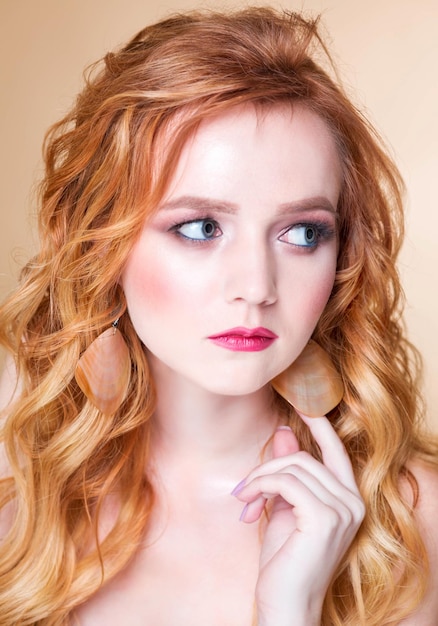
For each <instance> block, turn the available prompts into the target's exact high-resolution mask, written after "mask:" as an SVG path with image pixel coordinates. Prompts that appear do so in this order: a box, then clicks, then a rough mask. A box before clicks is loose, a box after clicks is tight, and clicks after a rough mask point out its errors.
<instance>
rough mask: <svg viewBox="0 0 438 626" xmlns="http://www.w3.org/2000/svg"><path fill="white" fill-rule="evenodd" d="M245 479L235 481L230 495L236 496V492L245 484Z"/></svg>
mask: <svg viewBox="0 0 438 626" xmlns="http://www.w3.org/2000/svg"><path fill="white" fill-rule="evenodd" d="M245 481H246V478H244V479H243V480H241V481H240V483H237V485H236V486H235V487H234V489H233V491H232V492H231V495H232V496H237V494H238V493H240V492H241V491H242V489H243V488H244V486H245Z"/></svg>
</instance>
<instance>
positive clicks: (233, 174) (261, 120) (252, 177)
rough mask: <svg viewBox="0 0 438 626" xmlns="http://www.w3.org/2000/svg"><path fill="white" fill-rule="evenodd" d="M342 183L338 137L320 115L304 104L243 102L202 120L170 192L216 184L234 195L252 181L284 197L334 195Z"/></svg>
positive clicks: (217, 189)
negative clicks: (276, 104) (337, 146)
mask: <svg viewBox="0 0 438 626" xmlns="http://www.w3.org/2000/svg"><path fill="white" fill-rule="evenodd" d="M218 181H220V182H218ZM341 182H342V167H341V162H340V158H339V154H338V151H337V148H336V142H335V140H334V138H333V135H332V133H331V131H330V129H329V127H328V125H327V124H326V123H325V122H324V121H323V120H322V119H321V118H320V117H319V116H318V115H316V114H315V113H313V112H312V111H310V110H309V109H308V108H305V107H303V106H300V105H295V106H293V107H292V106H290V105H278V106H272V105H271V106H269V107H268V106H260V107H255V106H254V105H244V106H236V107H233V108H230V109H228V110H226V111H224V112H223V113H221V114H220V115H217V116H215V117H212V118H208V119H206V120H203V121H202V122H201V123H200V124H199V126H198V127H197V129H196V130H195V131H194V132H193V133H192V134H191V135H190V136H189V138H188V139H187V140H186V141H185V143H184V145H183V147H182V150H181V153H180V155H179V158H178V161H177V164H176V168H175V171H174V173H173V175H172V177H171V180H170V182H169V185H168V187H167V192H166V194H165V196H166V198H168V197H169V196H173V195H175V194H177V193H179V192H182V191H184V192H189V191H190V192H192V193H197V192H198V191H202V192H203V193H204V195H205V193H207V194H208V193H209V192H210V189H211V193H213V192H214V193H215V194H217V193H218V192H220V193H221V195H224V196H226V195H227V194H229V195H230V198H229V199H230V200H232V199H233V198H234V197H236V196H237V197H239V196H240V195H241V192H242V186H243V185H244V184H247V185H248V184H249V185H253V186H254V187H255V188H260V187H261V186H263V185H264V186H265V187H266V186H268V188H269V191H270V192H271V193H274V195H275V198H276V199H277V200H278V201H279V202H281V201H284V202H287V201H288V200H290V198H289V197H288V196H289V195H290V194H291V193H293V194H294V195H296V196H297V197H299V196H300V194H301V195H303V197H305V196H306V195H308V194H309V193H312V194H313V193H315V194H318V195H321V194H322V193H323V192H327V193H328V194H329V195H330V196H331V198H332V199H333V198H335V197H337V195H338V194H339V189H340V185H341ZM263 191H266V189H263ZM283 196H284V197H283ZM166 198H165V199H166ZM223 199H226V198H225V197H224V198H223Z"/></svg>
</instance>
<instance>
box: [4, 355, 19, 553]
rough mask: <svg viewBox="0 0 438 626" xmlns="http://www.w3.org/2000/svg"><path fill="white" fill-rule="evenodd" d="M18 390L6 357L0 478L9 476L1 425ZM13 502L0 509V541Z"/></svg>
mask: <svg viewBox="0 0 438 626" xmlns="http://www.w3.org/2000/svg"><path fill="white" fill-rule="evenodd" d="M19 392H20V385H19V383H18V380H17V374H16V369H15V364H14V360H13V358H12V357H11V356H8V357H6V361H5V364H4V366H3V369H2V371H1V375H0V479H1V478H5V477H7V476H10V474H11V470H10V464H9V459H8V457H7V454H6V451H5V446H4V443H3V433H2V431H3V425H4V422H5V420H6V418H7V415H8V407H10V406H11V403H12V402H13V401H14V399H15V398H16V397H17V395H18V394H19ZM13 508H14V507H13V503H12V502H9V503H8V504H6V505H5V506H4V507H3V508H2V509H1V510H0V541H1V540H2V539H3V537H4V536H5V535H6V534H7V532H8V530H9V528H10V526H11V522H12V519H13Z"/></svg>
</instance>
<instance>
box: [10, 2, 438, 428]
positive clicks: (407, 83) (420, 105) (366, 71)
mask: <svg viewBox="0 0 438 626" xmlns="http://www.w3.org/2000/svg"><path fill="white" fill-rule="evenodd" d="M253 4H256V2H253ZM271 4H272V5H274V6H279V5H280V6H283V7H285V8H289V9H300V8H303V9H304V10H306V11H309V12H312V13H314V12H323V19H324V24H325V26H326V28H327V30H328V32H329V34H330V36H331V38H332V39H333V45H332V49H333V51H334V54H335V57H336V58H337V59H338V62H339V63H340V69H341V73H342V75H343V78H344V80H345V81H346V83H347V84H348V85H350V86H351V89H352V93H353V94H355V95H354V98H356V101H358V102H361V103H362V104H363V105H364V107H365V108H366V109H367V110H368V113H369V115H370V117H371V119H372V120H373V121H374V123H375V125H376V126H377V127H378V128H379V130H380V131H381V132H382V133H383V135H384V137H385V138H386V140H387V141H388V143H389V144H390V146H391V147H392V150H393V152H394V154H395V155H396V159H397V162H398V164H399V166H400V168H401V170H402V173H403V175H404V177H405V179H406V182H407V186H408V190H409V194H408V199H407V207H408V236H407V240H406V244H405V247H404V250H403V254H402V257H401V260H400V270H401V273H402V276H403V282H404V285H405V290H406V295H407V302H408V306H407V311H406V319H407V324H408V329H409V335H410V337H411V339H412V340H413V341H414V342H415V343H416V344H417V345H418V347H419V348H420V349H421V351H422V352H423V355H424V358H425V365H426V380H425V395H426V399H427V401H428V404H429V420H430V423H431V424H432V426H433V428H434V429H435V430H437V431H438V411H437V409H436V407H437V406H438V384H437V383H438V336H437V335H438V333H437V332H436V331H437V323H436V319H437V317H438V297H437V295H436V290H437V284H438V281H437V279H436V273H437V268H438V212H437V201H436V195H437V191H436V183H437V179H438V168H437V161H438V158H437V155H436V146H437V138H438V122H437V117H438V116H437V104H438V76H437V69H436V68H437V62H438V3H437V2H436V0H323V1H318V0H303V1H301V2H298V1H294V0H284V1H283V2H282V3H278V2H271ZM218 6H219V5H218V3H217V2H216V3H215V2H203V3H200V2H196V0H167V1H166V2H161V3H160V2H158V1H157V0H0V76H1V77H2V78H1V102H0V107H1V108H0V137H1V140H0V159H1V160H0V173H1V184H0V207H1V208H0V210H1V223H0V297H3V296H4V295H5V294H6V293H7V291H8V290H9V289H10V288H11V287H12V286H13V284H14V281H15V277H16V275H17V271H18V267H19V265H21V264H22V262H23V261H24V260H26V259H27V258H28V256H29V254H30V252H31V251H32V249H33V248H34V246H35V245H36V244H35V235H34V234H32V233H33V224H34V221H33V218H32V212H33V211H34V210H35V204H34V201H33V196H32V193H33V191H32V189H33V186H34V184H35V181H36V180H37V179H38V177H39V176H40V173H41V161H40V153H41V143H42V138H43V135H44V131H45V130H46V128H47V127H48V126H49V125H50V124H51V123H52V122H54V121H55V120H57V119H58V118H59V117H60V116H61V115H62V114H63V112H64V111H65V110H66V109H67V108H68V107H69V106H70V104H71V102H72V100H73V98H74V95H75V94H76V92H77V91H78V90H79V88H80V85H81V80H82V78H81V77H82V70H83V68H84V67H85V66H86V65H87V64H89V63H90V62H92V61H94V60H96V59H97V58H99V57H101V56H102V55H103V54H104V53H105V52H106V51H107V50H108V49H111V48H112V47H114V46H116V45H118V44H119V43H122V42H124V41H125V40H126V39H127V38H128V37H130V36H131V34H134V32H136V31H137V30H139V29H140V28H141V27H142V26H144V25H145V24H146V23H149V22H151V21H153V20H155V19H157V18H159V17H162V16H164V15H167V14H168V13H170V12H173V11H176V10H183V9H187V8H199V7H218ZM220 6H222V7H223V6H226V7H236V6H242V4H239V3H238V2H234V3H230V2H228V3H222V4H221V5H220ZM435 381H437V382H435Z"/></svg>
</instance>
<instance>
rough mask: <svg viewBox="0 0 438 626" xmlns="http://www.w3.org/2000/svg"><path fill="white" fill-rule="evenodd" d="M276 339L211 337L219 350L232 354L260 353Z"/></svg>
mask: <svg viewBox="0 0 438 626" xmlns="http://www.w3.org/2000/svg"><path fill="white" fill-rule="evenodd" d="M275 339H276V337H260V336H257V335H255V336H254V337H243V335H221V336H220V337H212V338H211V339H210V341H212V342H213V343H214V344H216V345H217V346H220V347H221V348H226V349H227V350H232V351H233V352H260V351H261V350H266V348H269V346H271V345H272V344H273V343H274V341H275Z"/></svg>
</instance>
